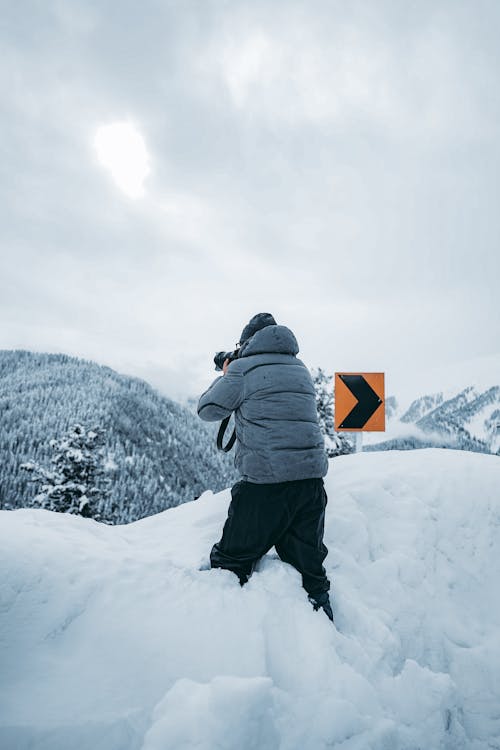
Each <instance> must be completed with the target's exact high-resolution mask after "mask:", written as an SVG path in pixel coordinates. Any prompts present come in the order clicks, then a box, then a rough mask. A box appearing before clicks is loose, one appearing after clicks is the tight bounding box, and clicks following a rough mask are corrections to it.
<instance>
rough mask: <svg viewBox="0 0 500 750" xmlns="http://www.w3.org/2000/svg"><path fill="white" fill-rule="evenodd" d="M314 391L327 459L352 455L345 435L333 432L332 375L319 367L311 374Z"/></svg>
mask: <svg viewBox="0 0 500 750" xmlns="http://www.w3.org/2000/svg"><path fill="white" fill-rule="evenodd" d="M312 378H313V384H314V389H315V391H316V406H317V409H318V419H319V426H320V428H321V431H322V433H323V435H324V438H325V447H326V452H327V454H328V457H329V458H333V456H340V455H342V454H345V453H353V451H354V446H353V444H352V442H351V441H350V440H349V439H348V438H347V437H346V435H344V434H342V433H339V432H335V426H334V425H335V422H334V416H333V415H334V395H333V375H327V374H326V372H324V370H322V369H321V367H318V368H317V369H316V370H313V372H312Z"/></svg>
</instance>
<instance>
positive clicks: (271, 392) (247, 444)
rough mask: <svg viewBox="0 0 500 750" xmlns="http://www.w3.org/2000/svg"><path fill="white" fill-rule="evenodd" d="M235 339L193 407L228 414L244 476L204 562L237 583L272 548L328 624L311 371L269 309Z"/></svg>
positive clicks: (324, 463)
mask: <svg viewBox="0 0 500 750" xmlns="http://www.w3.org/2000/svg"><path fill="white" fill-rule="evenodd" d="M237 346H239V350H238V356H237V358H236V359H233V360H231V361H230V360H229V359H226V360H225V362H224V367H223V374H222V375H220V376H219V377H217V378H216V379H215V380H214V381H213V383H212V384H211V385H210V387H209V388H208V389H207V390H206V391H205V392H204V393H203V394H202V395H201V396H200V399H199V402H198V408H197V411H198V415H199V417H200V418H201V419H204V420H207V421H217V420H222V419H224V418H225V417H227V416H229V415H230V414H231V413H232V412H234V418H235V431H236V447H235V458H234V463H235V466H236V468H237V469H238V472H239V474H240V479H239V481H237V482H236V484H235V485H234V486H233V487H232V488H231V502H230V505H229V509H228V515H227V519H226V522H225V524H224V528H223V531H222V537H221V539H220V541H219V542H217V543H216V544H214V546H213V547H212V550H211V553H210V566H211V567H212V568H225V569H227V570H231V571H233V572H234V573H235V574H236V575H237V576H238V578H239V580H240V584H241V585H242V586H243V585H244V584H245V583H246V582H247V581H248V579H249V577H250V575H251V574H252V572H253V570H254V568H255V564H256V563H257V562H258V560H259V559H260V558H261V557H262V556H263V555H264V554H265V553H266V552H268V551H269V550H270V549H271V547H273V546H274V547H275V549H276V552H277V553H278V555H279V557H280V558H281V560H283V561H284V562H287V563H290V564H291V565H293V566H294V567H295V568H296V569H297V570H298V571H299V573H301V575H302V585H303V587H304V589H305V590H306V592H307V594H308V597H309V600H310V602H311V603H312V605H313V607H314V609H315V610H318V609H319V608H321V609H323V610H324V612H325V614H326V615H327V616H328V617H329V618H330V620H332V622H333V614H332V609H331V604H330V597H329V590H330V582H329V580H328V578H327V575H326V571H325V568H324V566H323V562H324V560H325V558H326V556H327V554H328V549H327V547H326V546H325V544H324V542H323V532H324V522H325V508H326V505H327V501H328V498H327V494H326V491H325V487H324V482H323V477H324V476H326V474H327V472H328V457H327V453H326V450H325V442H324V438H323V434H322V432H321V429H320V427H319V422H318V412H317V406H316V395H315V390H314V385H313V382H312V378H311V375H310V373H309V370H308V369H307V367H306V365H305V364H304V363H303V362H302V361H301V360H300V359H298V358H297V354H298V352H299V347H298V344H297V339H296V338H295V335H294V334H293V332H292V331H291V330H290V328H287V327H286V326H284V325H278V324H277V323H276V320H275V319H274V317H273V316H272V315H271V314H270V313H258V314H257V315H254V316H253V318H252V319H251V320H250V322H249V323H248V324H247V325H246V326H245V327H244V329H243V331H242V334H241V336H240V341H239V344H238V345H237Z"/></svg>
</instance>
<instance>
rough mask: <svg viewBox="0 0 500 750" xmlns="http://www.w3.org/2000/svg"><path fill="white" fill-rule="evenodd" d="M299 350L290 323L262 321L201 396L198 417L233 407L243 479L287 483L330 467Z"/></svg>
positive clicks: (224, 414)
mask: <svg viewBox="0 0 500 750" xmlns="http://www.w3.org/2000/svg"><path fill="white" fill-rule="evenodd" d="M298 351H299V347H298V344H297V339H296V338H295V336H294V334H293V333H292V331H291V330H290V329H289V328H287V327H286V326H281V325H271V326H266V327H265V328H262V329H261V330H259V331H257V333H254V335H253V336H251V337H250V338H249V339H248V340H247V341H245V343H244V344H242V346H241V348H240V353H239V357H238V359H236V360H234V361H233V362H231V364H230V365H229V367H228V368H227V372H226V374H225V375H221V376H219V377H218V378H216V379H215V380H214V382H213V383H212V385H211V386H210V387H209V388H208V389H207V390H206V391H205V393H203V394H202V396H201V397H200V400H199V403H198V415H199V416H200V417H201V418H202V419H205V420H207V421H210V422H212V421H216V420H221V419H223V418H224V417H227V416H228V415H229V414H231V412H233V411H234V412H235V415H234V416H235V428H236V453H235V458H234V464H235V466H236V468H237V469H238V471H239V472H240V474H241V478H242V479H243V480H246V481H249V482H256V483H258V484H263V483H268V482H269V483H274V482H289V481H292V480H295V479H310V478H313V477H324V476H326V474H327V472H328V458H327V454H326V451H325V443H324V439H323V434H322V432H321V430H320V427H319V424H318V413H317V407H316V397H315V391H314V386H313V382H312V378H311V375H310V373H309V370H308V369H307V367H306V366H305V364H304V363H303V362H301V361H300V359H297V357H296V355H297V354H298Z"/></svg>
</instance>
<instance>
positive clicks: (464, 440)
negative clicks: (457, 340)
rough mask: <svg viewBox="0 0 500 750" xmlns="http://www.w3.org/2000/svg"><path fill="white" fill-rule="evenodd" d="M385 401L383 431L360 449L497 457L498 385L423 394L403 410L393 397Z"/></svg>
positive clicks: (499, 450) (499, 432) (499, 451)
mask: <svg viewBox="0 0 500 750" xmlns="http://www.w3.org/2000/svg"><path fill="white" fill-rule="evenodd" d="M498 377H499V381H500V373H498ZM388 401H389V402H390V407H389V409H388V410H387V429H386V432H385V433H378V434H375V433H373V434H372V435H371V436H370V437H368V439H367V440H366V441H365V446H364V450H368V451H370V450H393V449H400V450H405V449H411V448H422V447H429V446H434V447H443V448H458V449H462V450H469V451H476V452H479V453H493V454H496V455H500V386H499V385H491V386H489V387H486V388H484V387H483V388H479V387H478V386H476V385H469V386H466V387H465V388H461V389H458V390H453V389H448V390H447V391H438V392H435V393H431V394H425V395H423V396H420V397H419V398H416V399H415V400H414V401H412V402H411V404H410V405H409V406H408V407H407V408H406V409H404V410H401V409H400V407H399V406H398V403H397V399H396V398H394V397H391V398H390V399H388Z"/></svg>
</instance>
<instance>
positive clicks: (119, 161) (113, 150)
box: [94, 122, 151, 198]
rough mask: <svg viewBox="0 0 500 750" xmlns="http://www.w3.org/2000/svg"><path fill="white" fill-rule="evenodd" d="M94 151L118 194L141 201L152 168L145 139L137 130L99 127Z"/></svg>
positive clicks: (118, 125) (124, 124)
mask: <svg viewBox="0 0 500 750" xmlns="http://www.w3.org/2000/svg"><path fill="white" fill-rule="evenodd" d="M94 148H95V150H96V152H97V158H98V159H99V161H100V163H101V164H102V165H103V167H105V168H106V169H108V170H109V171H110V172H111V176H112V177H113V180H114V181H115V183H116V184H117V185H118V187H119V188H120V190H122V191H123V192H124V193H125V194H126V195H128V197H129V198H141V197H142V196H143V195H144V180H145V179H146V177H147V176H148V174H149V173H150V172H151V168H150V158H149V154H148V150H147V148H146V144H145V142H144V138H143V137H142V135H141V134H140V132H139V131H138V129H137V128H136V126H135V125H133V124H132V123H130V122H114V123H110V124H109V125H102V126H101V127H100V128H98V129H97V131H96V134H95V137H94Z"/></svg>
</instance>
